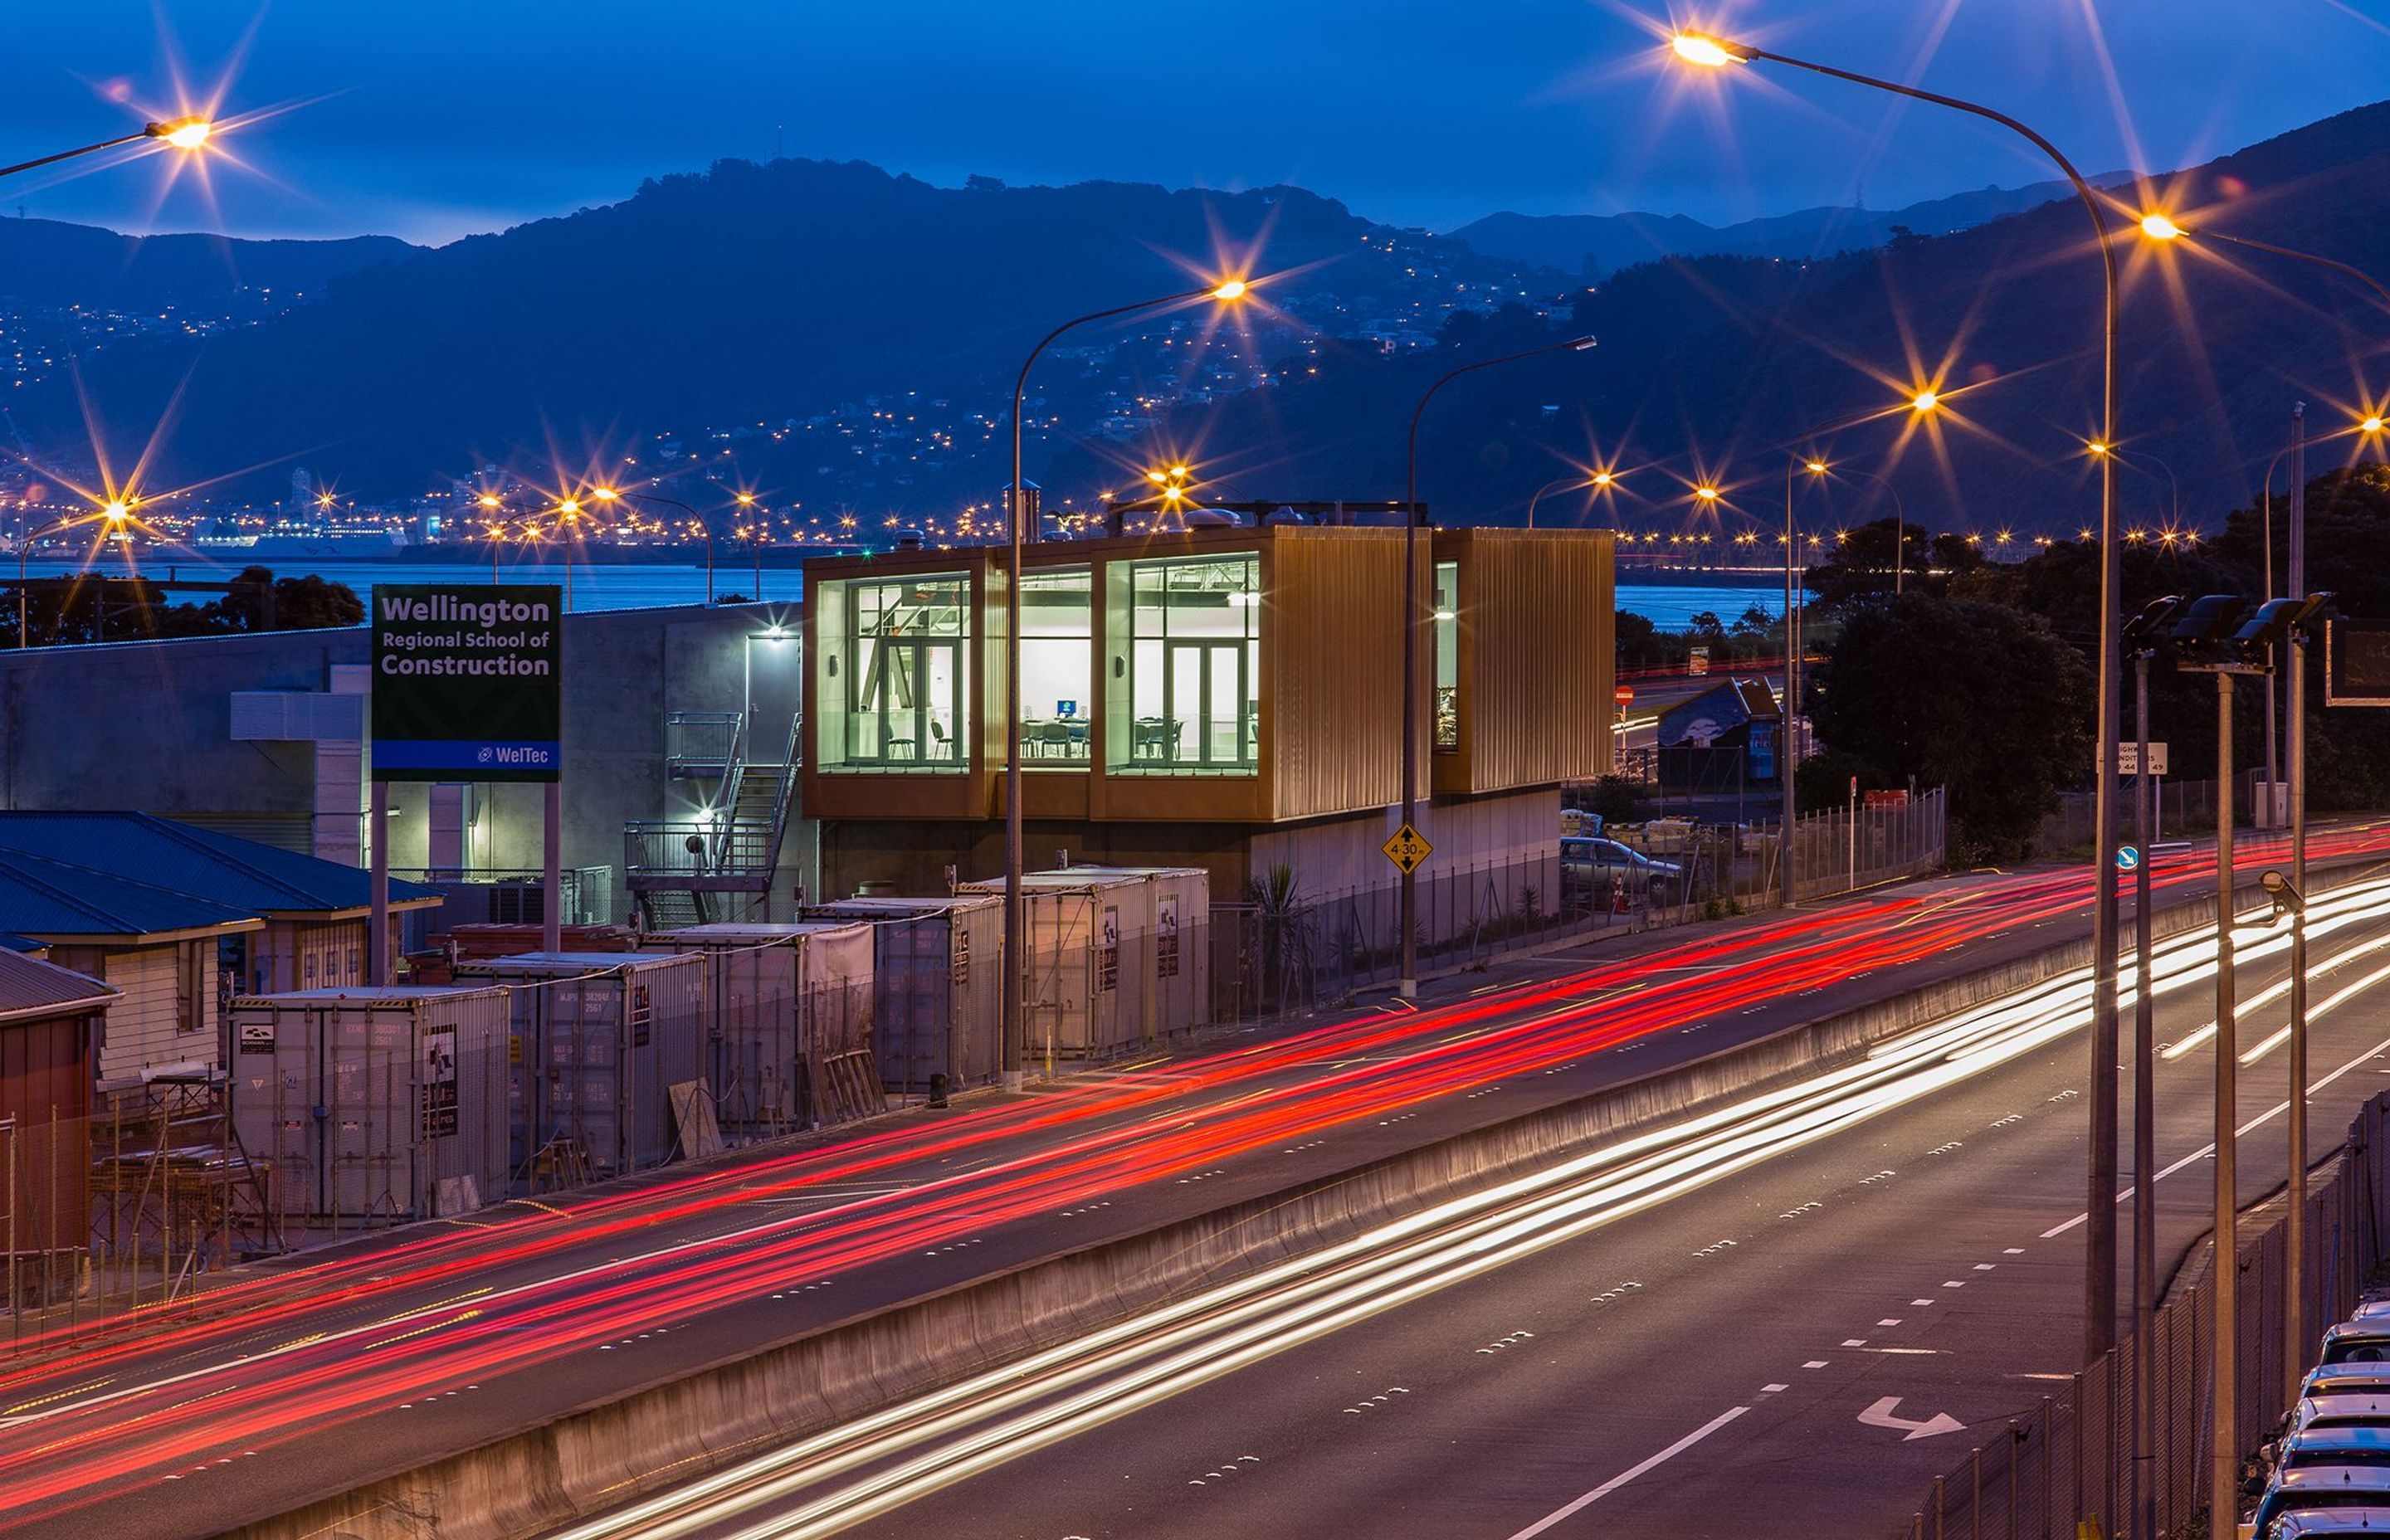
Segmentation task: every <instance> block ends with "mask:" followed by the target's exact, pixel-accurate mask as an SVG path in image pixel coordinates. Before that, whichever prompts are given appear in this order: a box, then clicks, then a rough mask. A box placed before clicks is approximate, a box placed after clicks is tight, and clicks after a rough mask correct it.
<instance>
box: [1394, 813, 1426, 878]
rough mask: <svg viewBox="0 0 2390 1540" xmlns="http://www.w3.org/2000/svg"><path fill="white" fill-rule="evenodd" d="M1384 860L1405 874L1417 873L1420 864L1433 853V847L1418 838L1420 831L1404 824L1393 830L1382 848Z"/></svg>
mask: <svg viewBox="0 0 2390 1540" xmlns="http://www.w3.org/2000/svg"><path fill="white" fill-rule="evenodd" d="M1384 850H1385V853H1386V859H1387V860H1389V861H1392V862H1393V863H1394V865H1395V866H1400V867H1401V868H1402V869H1403V870H1404V871H1405V872H1413V871H1417V870H1418V869H1419V866H1420V862H1422V861H1425V860H1426V859H1427V858H1428V857H1429V856H1431V855H1433V854H1434V853H1435V847H1434V846H1433V845H1431V844H1429V843H1428V842H1427V841H1426V840H1425V839H1423V838H1421V837H1420V831H1419V830H1417V829H1415V828H1411V826H1410V825H1408V824H1405V825H1404V826H1403V827H1402V828H1398V829H1396V830H1394V837H1393V838H1392V839H1389V840H1388V841H1386V843H1385V846H1384Z"/></svg>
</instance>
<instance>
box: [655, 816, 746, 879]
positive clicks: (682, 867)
mask: <svg viewBox="0 0 2390 1540" xmlns="http://www.w3.org/2000/svg"><path fill="white" fill-rule="evenodd" d="M772 836H773V830H772V826H771V825H770V824H764V823H733V824H720V825H716V824H712V823H668V822H657V823H634V824H625V825H623V869H624V870H625V871H626V872H627V873H628V874H629V875H630V876H631V877H632V878H634V879H649V880H650V881H652V880H653V879H659V878H695V879H703V878H742V879H743V878H753V877H761V878H765V879H768V878H769V877H770V876H771V872H772V866H773V860H774V853H773V846H774V843H775V841H774V840H773V837H772Z"/></svg>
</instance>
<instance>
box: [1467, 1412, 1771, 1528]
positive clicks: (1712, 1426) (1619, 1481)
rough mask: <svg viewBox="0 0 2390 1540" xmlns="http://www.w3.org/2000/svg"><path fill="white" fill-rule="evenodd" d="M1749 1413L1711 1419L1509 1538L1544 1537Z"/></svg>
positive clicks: (1737, 1413)
mask: <svg viewBox="0 0 2390 1540" xmlns="http://www.w3.org/2000/svg"><path fill="white" fill-rule="evenodd" d="M1749 1410H1751V1408H1750V1407H1748V1406H1736V1407H1732V1408H1730V1409H1728V1410H1727V1411H1723V1412H1720V1413H1719V1414H1718V1415H1717V1416H1715V1417H1714V1418H1710V1419H1709V1420H1708V1421H1707V1422H1704V1423H1703V1424H1702V1425H1701V1426H1700V1427H1698V1428H1696V1429H1694V1430H1693V1431H1691V1432H1690V1433H1687V1434H1686V1435H1685V1436H1684V1437H1683V1438H1680V1439H1678V1440H1677V1442H1676V1443H1674V1444H1670V1445H1668V1447H1666V1448H1665V1449H1663V1450H1661V1451H1660V1452H1659V1453H1658V1454H1656V1455H1654V1456H1652V1457H1651V1458H1650V1459H1647V1460H1645V1461H1643V1462H1642V1463H1641V1464H1640V1465H1631V1466H1628V1467H1627V1468H1626V1469H1624V1470H1622V1471H1620V1472H1619V1473H1618V1474H1617V1475H1615V1476H1613V1477H1611V1478H1610V1480H1608V1481H1606V1482H1602V1483H1601V1484H1600V1486H1597V1487H1595V1488H1594V1489H1593V1490H1592V1491H1590V1492H1588V1493H1587V1494H1586V1495H1584V1496H1582V1497H1579V1498H1578V1499H1576V1501H1574V1502H1573V1503H1570V1504H1568V1505H1567V1506H1566V1507H1564V1508H1555V1509H1553V1510H1552V1511H1551V1512H1549V1513H1548V1514H1546V1515H1544V1517H1542V1518H1541V1519H1538V1520H1536V1521H1535V1522H1534V1523H1532V1524H1529V1525H1528V1526H1527V1527H1526V1528H1525V1529H1523V1530H1521V1531H1520V1532H1519V1533H1518V1534H1514V1535H1512V1536H1510V1540H1535V1537H1536V1535H1538V1534H1543V1533H1544V1531H1546V1530H1548V1529H1549V1528H1551V1527H1552V1526H1553V1525H1554V1524H1557V1523H1559V1522H1561V1521H1562V1520H1564V1519H1569V1518H1573V1517H1574V1516H1575V1515H1577V1514H1578V1513H1581V1512H1583V1511H1584V1510H1585V1509H1587V1508H1590V1507H1592V1506H1593V1505H1594V1504H1596V1503H1598V1502H1600V1501H1601V1499H1603V1498H1604V1497H1607V1496H1609V1495H1611V1494H1612V1493H1613V1492H1615V1491H1617V1490H1618V1489H1619V1488H1620V1487H1622V1486H1625V1484H1626V1483H1627V1482H1631V1481H1633V1480H1634V1479H1635V1478H1636V1477H1638V1476H1640V1475H1642V1474H1644V1473H1645V1472H1647V1471H1651V1470H1655V1469H1659V1468H1660V1467H1661V1466H1663V1465H1665V1464H1667V1463H1668V1462H1669V1461H1670V1460H1672V1459H1675V1458H1676V1457H1677V1456H1678V1455H1681V1454H1683V1453H1684V1452H1685V1451H1686V1450H1688V1449H1690V1448H1691V1447H1692V1446H1693V1445H1694V1444H1699V1443H1701V1442H1702V1440H1703V1439H1705V1438H1707V1437H1709V1436H1710V1435H1711V1434H1712V1433H1715V1432H1716V1431H1718V1430H1719V1429H1721V1428H1723V1427H1725V1426H1726V1425H1727V1424H1728V1423H1729V1422H1732V1421H1733V1420H1734V1419H1735V1418H1739V1417H1741V1415H1742V1414H1743V1413H1745V1412H1747V1411H1749Z"/></svg>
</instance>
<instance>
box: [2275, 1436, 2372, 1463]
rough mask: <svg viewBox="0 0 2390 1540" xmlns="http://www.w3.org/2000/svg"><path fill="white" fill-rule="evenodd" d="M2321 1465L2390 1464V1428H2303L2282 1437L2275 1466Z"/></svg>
mask: <svg viewBox="0 0 2390 1540" xmlns="http://www.w3.org/2000/svg"><path fill="white" fill-rule="evenodd" d="M2318 1465H2370V1466H2376V1467H2385V1468H2390V1428H2347V1427H2342V1428H2302V1429H2300V1430H2298V1431H2295V1432H2294V1433H2292V1434H2291V1436H2290V1437H2288V1438H2286V1439H2284V1440H2283V1441H2282V1451H2281V1458H2280V1459H2279V1461H2278V1462H2277V1464H2276V1466H2275V1469H2279V1470H2305V1469H2308V1468H2309V1467H2311V1466H2318Z"/></svg>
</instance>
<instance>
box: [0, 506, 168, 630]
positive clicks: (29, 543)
mask: <svg viewBox="0 0 2390 1540" xmlns="http://www.w3.org/2000/svg"><path fill="white" fill-rule="evenodd" d="M138 503H139V499H137V498H131V497H111V498H109V500H108V501H107V502H105V503H103V504H101V505H100V506H99V507H98V508H96V510H94V511H93V512H90V513H79V514H76V515H75V516H74V517H73V518H71V519H61V520H58V522H57V523H55V524H52V525H50V526H49V527H48V528H46V529H39V530H35V531H34V532H33V533H31V534H26V535H19V537H18V539H17V648H18V650H19V651H20V652H21V651H23V650H24V649H25V648H27V647H29V646H31V645H32V642H31V641H30V639H29V636H30V630H31V628H30V625H29V616H28V612H27V605H26V599H25V585H26V584H27V583H28V582H29V581H30V580H29V579H28V578H27V576H26V564H27V562H28V561H29V560H30V559H31V558H32V554H33V543H34V542H35V541H37V540H46V539H47V538H49V537H50V536H51V535H54V534H62V533H65V532H66V531H68V530H75V529H81V528H82V527H83V526H84V525H85V524H105V525H107V526H108V527H107V529H106V530H104V531H103V532H101V533H102V538H106V537H107V536H108V535H112V534H114V533H117V532H118V531H120V530H122V529H123V528H124V526H125V525H126V524H127V523H129V522H130V521H131V520H132V518H133V510H134V508H135V507H136V506H138ZM107 599H108V574H107V572H106V571H102V572H101V573H100V575H99V598H98V601H97V608H96V611H95V613H96V615H97V617H98V623H97V625H96V627H95V629H94V631H93V635H94V636H95V637H99V636H101V635H104V634H105V633H106V631H107V629H108V610H107Z"/></svg>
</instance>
